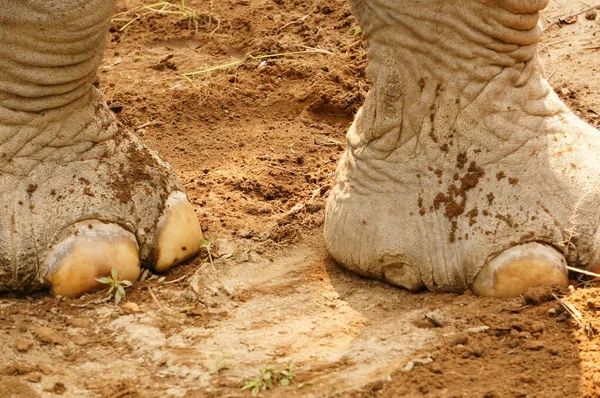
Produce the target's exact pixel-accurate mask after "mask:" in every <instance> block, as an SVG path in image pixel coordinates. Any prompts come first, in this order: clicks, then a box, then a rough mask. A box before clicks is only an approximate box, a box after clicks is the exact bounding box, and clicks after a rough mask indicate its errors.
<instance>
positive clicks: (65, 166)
mask: <svg viewBox="0 0 600 398" xmlns="http://www.w3.org/2000/svg"><path fill="white" fill-rule="evenodd" d="M67 108H68V109H67ZM67 108H61V109H60V110H56V111H48V112H45V113H44V114H43V115H36V116H35V117H34V118H33V120H32V122H31V123H30V125H33V126H40V128H39V131H37V132H36V133H35V136H36V137H37V139H38V140H39V141H38V142H41V143H44V142H58V141H59V140H60V138H59V137H60V136H61V135H63V134H64V135H73V131H74V130H75V131H76V134H74V135H75V137H76V138H75V140H74V141H72V142H70V144H69V145H64V146H53V145H47V144H41V145H39V147H35V148H26V150H23V149H22V150H21V151H22V153H26V155H23V156H16V155H15V156H13V157H12V158H11V159H10V160H9V161H7V162H5V164H4V165H3V166H4V167H5V168H4V170H7V171H11V173H8V172H7V173H5V174H4V173H3V174H2V175H0V187H2V192H1V193H0V206H1V207H2V211H1V212H0V225H3V226H4V225H6V226H9V228H2V229H1V230H0V288H2V290H15V289H17V290H26V289H35V288H39V287H43V286H51V288H52V291H53V293H54V294H57V295H61V296H69V297H72V296H76V295H79V294H81V293H83V292H86V291H88V290H90V289H94V288H96V287H99V286H101V284H100V283H99V282H97V281H96V278H97V277H99V276H105V275H110V273H111V270H112V269H117V270H118V271H119V278H120V279H127V280H135V279H137V277H138V274H139V272H140V266H144V267H148V268H151V269H153V270H155V271H157V272H162V271H166V270H168V269H169V268H170V267H172V266H173V265H175V264H178V263H181V262H182V261H184V260H186V259H188V258H190V257H192V256H193V255H195V254H196V253H198V251H199V250H200V247H201V240H202V232H201V229H200V225H199V222H198V219H197V218H196V215H195V213H194V210H193V209H192V207H191V205H190V203H189V202H188V200H187V198H186V196H185V194H184V193H183V187H182V186H181V184H180V182H179V181H178V179H177V177H176V175H175V174H174V173H173V171H172V170H171V168H170V167H169V165H168V164H166V163H165V162H163V161H162V160H161V159H160V158H159V157H158V156H157V155H156V154H155V153H153V152H152V151H150V150H149V149H148V148H146V147H144V146H143V145H142V144H141V143H140V142H139V141H138V140H137V138H136V137H135V136H133V135H132V134H130V133H127V132H123V131H121V130H119V128H118V127H117V124H116V121H115V119H114V116H113V115H112V114H111V113H110V111H109V110H108V109H106V107H105V105H104V101H103V98H102V96H101V94H100V93H99V92H97V90H95V89H93V90H92V91H91V92H90V93H89V95H87V96H86V97H84V98H83V99H82V100H80V101H76V102H75V103H73V104H71V105H69V106H68V107H67ZM42 119H44V120H42ZM81 120H88V121H89V122H88V123H84V124H83V126H81ZM31 128H32V129H33V128H34V127H31ZM7 147H9V146H8V145H5V147H4V148H7ZM27 167H29V170H27ZM21 171H22V172H21Z"/></svg>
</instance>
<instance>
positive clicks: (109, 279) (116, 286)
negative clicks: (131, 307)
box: [95, 268, 133, 305]
mask: <svg viewBox="0 0 600 398" xmlns="http://www.w3.org/2000/svg"><path fill="white" fill-rule="evenodd" d="M95 279H96V280H97V281H98V282H100V283H103V284H105V285H109V288H108V292H107V293H106V294H107V296H108V297H109V299H111V298H113V297H114V299H115V305H118V304H119V303H120V302H121V300H123V298H124V297H125V288H126V287H130V286H132V285H133V283H131V281H128V280H127V279H123V280H120V279H119V270H118V269H116V268H113V269H111V270H110V276H103V277H101V278H95Z"/></svg>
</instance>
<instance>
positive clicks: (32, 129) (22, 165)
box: [0, 87, 119, 176]
mask: <svg viewBox="0 0 600 398" xmlns="http://www.w3.org/2000/svg"><path fill="white" fill-rule="evenodd" d="M118 131H119V129H118V126H117V122H116V118H115V116H114V114H113V113H112V112H110V110H109V109H108V108H107V106H106V103H105V101H104V97H103V95H102V94H101V93H100V91H98V90H97V89H96V88H94V87H91V89H90V90H89V92H88V93H87V94H85V95H84V96H83V97H81V98H79V99H77V100H76V101H73V102H71V103H69V104H68V105H65V106H62V107H59V108H56V109H51V110H47V111H45V112H39V113H38V112H23V111H13V110H9V109H7V108H3V107H0V173H2V174H8V175H15V176H24V175H28V174H29V173H30V172H31V171H32V170H33V169H35V168H36V167H37V166H38V165H40V164H41V163H56V164H60V165H65V164H69V163H72V162H75V161H80V160H89V159H98V158H101V157H102V156H105V154H106V153H107V151H110V145H98V144H99V143H106V142H107V141H108V140H110V139H111V138H113V137H115V136H116V135H117V134H118Z"/></svg>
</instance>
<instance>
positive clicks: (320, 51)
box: [183, 48, 333, 77]
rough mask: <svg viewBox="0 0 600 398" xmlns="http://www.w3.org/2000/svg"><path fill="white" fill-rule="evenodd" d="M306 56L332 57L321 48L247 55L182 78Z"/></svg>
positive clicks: (187, 74) (329, 52)
mask: <svg viewBox="0 0 600 398" xmlns="http://www.w3.org/2000/svg"><path fill="white" fill-rule="evenodd" d="M306 54H328V55H332V54H333V53H332V52H331V51H327V50H323V49H321V48H307V49H306V50H304V51H290V52H287V53H278V54H265V55H256V56H255V55H249V54H248V55H247V56H246V58H244V59H239V60H237V61H233V62H229V63H226V64H222V65H215V66H211V67H210V68H206V69H202V70H199V71H195V72H187V73H184V74H183V76H184V77H187V76H194V75H201V74H203V73H208V72H212V71H215V70H219V69H226V68H231V67H232V66H238V65H242V64H244V63H245V62H246V61H250V60H257V59H266V58H281V57H290V56H293V55H306Z"/></svg>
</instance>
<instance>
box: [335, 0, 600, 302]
mask: <svg viewBox="0 0 600 398" xmlns="http://www.w3.org/2000/svg"><path fill="white" fill-rule="evenodd" d="M428 4H429V3H427V2H410V3H406V4H405V3H403V2H397V3H395V4H394V5H392V4H391V3H390V2H387V1H384V0H365V1H356V2H354V8H355V12H356V15H357V16H358V17H359V19H360V20H361V21H360V22H361V25H362V26H363V32H364V33H365V35H366V38H367V42H368V43H369V47H368V55H369V58H370V59H371V63H370V65H369V68H368V74H369V76H370V78H371V79H372V80H373V86H372V89H371V91H370V92H369V95H368V96H367V99H366V101H365V104H364V106H363V108H362V109H361V110H360V111H359V113H358V114H357V116H356V119H355V121H354V123H353V125H352V127H351V128H350V131H349V132H348V137H347V139H348V140H347V143H348V148H347V150H346V152H345V153H344V154H343V156H342V158H341V160H340V162H339V164H338V168H337V171H336V176H335V183H334V186H333V188H332V191H331V194H330V197H329V198H328V201H327V205H326V220H325V240H326V245H327V248H328V250H329V252H330V254H331V255H332V256H333V258H334V259H335V260H337V261H338V262H339V263H340V264H341V265H342V266H344V267H346V268H348V269H349V270H352V271H354V272H357V273H359V274H361V275H365V276H367V277H372V278H377V279H380V280H383V281H386V282H388V283H391V284H393V285H395V286H400V287H403V288H406V289H409V290H411V291H417V290H419V289H421V288H423V287H425V288H427V289H430V290H434V291H462V290H465V289H472V290H473V291H474V292H475V293H477V294H480V295H486V296H495V297H511V296H516V295H519V294H521V293H523V292H525V291H526V290H527V289H528V288H530V287H536V286H540V285H559V286H563V287H565V286H566V285H567V283H568V279H567V269H566V266H567V264H569V265H572V266H576V267H580V268H586V269H590V270H594V269H596V268H598V264H600V228H599V226H600V132H599V131H598V130H596V129H594V128H592V127H591V126H589V125H587V124H586V123H584V122H583V121H581V120H579V119H578V118H577V117H576V116H575V115H573V114H572V113H571V112H570V111H569V110H568V109H567V108H566V107H565V106H564V105H563V104H562V103H561V101H560V100H559V98H558V97H557V96H556V95H555V93H554V92H553V91H552V90H551V88H550V87H549V86H548V84H547V82H546V81H545V80H544V79H543V77H542V76H541V68H540V66H539V62H538V59H537V56H536V45H537V41H538V40H539V35H540V29H539V27H538V25H537V22H538V13H537V11H538V10H539V8H540V7H543V6H544V4H545V3H544V2H543V1H541V2H537V3H536V4H535V5H533V4H528V5H519V4H516V3H515V2H506V1H498V2H493V3H489V4H487V3H486V4H482V3H481V2H478V1H464V2H458V3H447V4H446V3H445V4H444V5H442V6H440V7H435V9H433V8H432V7H431V6H429V5H428ZM519 7H525V8H527V7H529V8H531V7H534V8H536V7H537V8H536V9H535V10H531V9H525V8H524V9H522V10H521V9H520V8H519ZM514 8H516V10H515V9H514ZM382 10H386V11H385V13H384V12H382ZM513 13H514V14H513ZM448 21H453V22H452V23H448ZM488 23H490V24H493V25H494V26H497V28H498V29H488V27H489V26H488V25H487V24H488ZM450 37H451V38H452V40H450V41H449V40H448V38H450ZM445 44H448V45H447V46H446V45H445ZM472 54H477V56H471V55H472Z"/></svg>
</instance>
